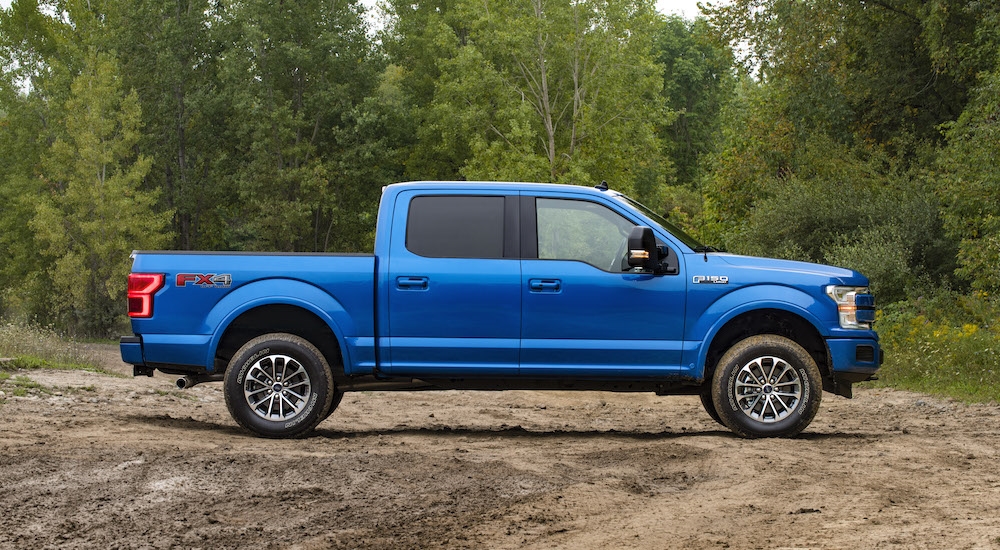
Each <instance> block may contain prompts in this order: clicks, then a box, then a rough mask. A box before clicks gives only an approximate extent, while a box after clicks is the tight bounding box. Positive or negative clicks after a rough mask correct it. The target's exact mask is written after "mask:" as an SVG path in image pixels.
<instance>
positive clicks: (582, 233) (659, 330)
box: [520, 195, 685, 378]
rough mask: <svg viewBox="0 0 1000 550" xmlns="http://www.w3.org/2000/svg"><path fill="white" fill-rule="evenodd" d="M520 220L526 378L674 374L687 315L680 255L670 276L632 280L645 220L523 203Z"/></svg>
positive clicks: (565, 204)
mask: <svg viewBox="0 0 1000 550" xmlns="http://www.w3.org/2000/svg"><path fill="white" fill-rule="evenodd" d="M521 216H522V222H523V223H522V236H523V241H522V245H521V248H522V254H523V255H524V259H523V260H522V262H521V265H522V273H521V299H522V303H523V306H522V307H523V315H522V330H521V335H522V342H521V370H520V374H521V376H524V377H553V376H557V377H566V378H588V377H590V378H605V377H615V378H634V377H650V376H652V377H659V376H669V375H671V374H675V373H676V372H677V370H678V368H679V366H680V360H681V351H682V347H683V333H684V307H685V300H684V297H685V294H684V293H685V284H684V275H683V273H684V265H683V262H682V261H679V259H678V258H677V256H676V251H675V250H670V254H674V258H673V260H674V261H673V262H671V264H672V265H675V266H677V269H674V270H672V271H673V273H671V274H660V275H652V274H641V273H631V272H629V269H628V266H627V265H626V263H625V252H626V244H627V238H628V234H629V232H630V231H631V229H632V228H633V227H635V226H636V225H637V223H636V220H634V219H630V218H628V217H626V216H625V215H624V214H622V213H620V212H618V211H616V210H615V209H612V208H610V207H609V205H607V204H602V203H600V202H597V201H594V200H578V199H573V198H565V197H559V196H544V195H542V196H537V197H524V198H523V199H522V208H521ZM658 240H661V241H662V239H658ZM674 262H676V263H674Z"/></svg>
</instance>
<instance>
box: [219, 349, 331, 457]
mask: <svg viewBox="0 0 1000 550" xmlns="http://www.w3.org/2000/svg"><path fill="white" fill-rule="evenodd" d="M223 391H224V393H225V396H226V407H228V408H229V414H231V415H232V416H233V419H234V420H236V422H237V423H238V424H239V425H240V426H243V427H244V428H246V429H248V430H250V431H251V432H254V433H255V434H257V435H260V436H263V437H270V438H288V437H297V436H300V435H303V434H305V433H307V432H309V431H310V430H312V429H313V428H315V427H316V426H317V425H318V424H319V423H320V422H322V421H323V419H325V418H326V417H327V414H328V412H329V410H330V405H331V403H332V401H333V398H334V394H335V393H337V392H336V388H335V386H334V382H333V373H332V371H331V370H330V365H329V364H328V363H327V361H326V358H325V357H323V354H322V353H320V351H319V350H318V349H316V346H314V345H312V344H310V343H309V342H308V341H307V340H305V339H304V338H301V337H299V336H296V335H294V334H285V333H273V334H265V335H264V336H260V337H258V338H254V339H253V340H250V341H249V342H247V343H246V344H245V345H244V346H243V347H242V348H240V349H239V351H237V352H236V354H235V355H233V358H232V360H231V361H230V362H229V368H228V369H226V376H225V380H224V382H223Z"/></svg>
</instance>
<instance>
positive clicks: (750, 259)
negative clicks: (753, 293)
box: [711, 253, 868, 286]
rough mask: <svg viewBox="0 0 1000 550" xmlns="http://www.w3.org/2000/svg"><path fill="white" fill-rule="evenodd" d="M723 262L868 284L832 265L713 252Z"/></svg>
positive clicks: (846, 283)
mask: <svg viewBox="0 0 1000 550" xmlns="http://www.w3.org/2000/svg"><path fill="white" fill-rule="evenodd" d="M711 256H715V257H716V258H718V259H719V260H721V261H722V262H725V263H726V264H729V265H731V266H733V267H735V268H739V269H753V270H757V271H777V272H781V273H785V274H798V275H804V276H815V277H822V278H824V279H839V281H838V282H839V283H840V284H844V285H855V286H868V278H867V277H865V276H864V275H862V274H861V273H858V272H857V271H853V270H850V269H844V268H842V267H834V266H831V265H823V264H814V263H809V262H797V261H792V260H776V259H774V258H758V257H755V256H738V255H735V254H724V253H723V254H719V253H716V254H711Z"/></svg>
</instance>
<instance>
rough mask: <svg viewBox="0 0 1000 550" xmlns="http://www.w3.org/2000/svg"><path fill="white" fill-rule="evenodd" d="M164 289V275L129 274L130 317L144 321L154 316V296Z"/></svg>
mask: <svg viewBox="0 0 1000 550" xmlns="http://www.w3.org/2000/svg"><path fill="white" fill-rule="evenodd" d="M161 288H163V274H162V273H129V274H128V316H129V317H133V318H139V319H144V318H147V317H152V316H153V294H156V291H157V290H160V289H161Z"/></svg>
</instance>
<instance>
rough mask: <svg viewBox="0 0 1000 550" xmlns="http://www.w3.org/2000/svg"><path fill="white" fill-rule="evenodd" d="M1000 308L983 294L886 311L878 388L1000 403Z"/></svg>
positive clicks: (944, 296)
mask: <svg viewBox="0 0 1000 550" xmlns="http://www.w3.org/2000/svg"><path fill="white" fill-rule="evenodd" d="M998 316H1000V303H998V302H997V300H996V299H995V298H993V297H991V296H989V295H987V294H985V293H981V292H977V293H973V294H959V293H956V292H950V291H939V292H933V291H932V293H931V294H928V295H924V296H919V297H916V298H913V299H911V300H908V301H905V302H899V303H896V304H893V305H892V306H889V307H887V308H885V309H884V310H883V311H882V312H881V313H880V315H879V319H878V322H877V326H878V330H879V335H880V336H881V338H882V345H883V346H884V347H885V350H886V364H885V366H884V367H883V368H882V370H881V371H880V372H879V377H880V382H879V384H882V385H890V386H893V387H899V388H904V389H910V390H914V391H922V392H928V393H934V394H939V395H948V396H952V397H957V398H959V399H963V400H968V401H993V402H998V401H1000V354H998V353H997V351H998V350H1000V326H998V325H997V324H996V319H997V318H998Z"/></svg>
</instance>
